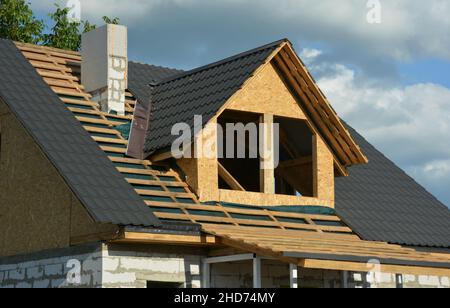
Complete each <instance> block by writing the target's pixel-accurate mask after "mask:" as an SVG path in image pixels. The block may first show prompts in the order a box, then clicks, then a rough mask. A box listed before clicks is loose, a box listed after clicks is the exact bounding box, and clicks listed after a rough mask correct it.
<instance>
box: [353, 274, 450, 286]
mask: <svg viewBox="0 0 450 308" xmlns="http://www.w3.org/2000/svg"><path fill="white" fill-rule="evenodd" d="M348 287H349V288H374V289H383V288H390V289H392V288H396V287H397V283H396V277H395V275H393V274H386V273H379V274H378V273H377V274H375V273H369V274H364V273H351V274H349V281H348ZM403 288H405V289H409V288H414V289H417V288H450V277H438V276H424V275H421V276H415V275H403Z"/></svg>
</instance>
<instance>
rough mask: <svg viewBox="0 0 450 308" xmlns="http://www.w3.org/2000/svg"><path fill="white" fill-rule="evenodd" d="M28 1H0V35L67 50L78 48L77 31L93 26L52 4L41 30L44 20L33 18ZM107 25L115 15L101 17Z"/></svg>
mask: <svg viewBox="0 0 450 308" xmlns="http://www.w3.org/2000/svg"><path fill="white" fill-rule="evenodd" d="M29 5H30V4H29V3H26V2H25V0H0V37H1V38H5V39H10V40H13V41H19V42H25V43H31V44H40V43H41V44H42V45H44V46H48V47H55V48H60V49H67V50H76V51H77V50H80V47H81V34H82V33H85V32H89V31H91V30H94V29H95V28H96V25H95V24H91V23H90V22H89V21H73V20H72V19H70V18H69V13H70V9H69V8H63V7H61V6H59V5H58V4H55V6H56V9H55V11H54V12H53V13H51V14H49V17H50V19H51V23H52V27H51V28H50V27H46V28H47V29H49V32H48V33H43V32H44V28H45V25H44V22H43V21H40V20H37V19H36V18H35V17H34V14H33V11H32V10H31V8H30V6H29ZM103 21H104V22H105V23H107V24H119V22H120V20H119V18H117V17H114V18H110V17H107V16H103Z"/></svg>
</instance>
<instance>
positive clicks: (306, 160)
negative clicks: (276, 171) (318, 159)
mask: <svg viewBox="0 0 450 308" xmlns="http://www.w3.org/2000/svg"><path fill="white" fill-rule="evenodd" d="M312 162H313V159H312V157H311V156H306V157H298V158H295V159H293V160H288V161H283V162H281V163H280V165H279V167H281V168H290V167H297V166H302V165H308V164H312Z"/></svg>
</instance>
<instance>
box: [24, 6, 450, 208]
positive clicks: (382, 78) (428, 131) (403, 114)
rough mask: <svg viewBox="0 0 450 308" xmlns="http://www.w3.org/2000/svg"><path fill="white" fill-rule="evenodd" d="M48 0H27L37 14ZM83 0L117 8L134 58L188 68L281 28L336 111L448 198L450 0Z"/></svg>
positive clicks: (92, 13)
mask: <svg viewBox="0 0 450 308" xmlns="http://www.w3.org/2000/svg"><path fill="white" fill-rule="evenodd" d="M53 2H54V1H53V0H49V1H47V0H31V4H32V7H33V9H35V11H36V13H37V15H38V16H39V17H40V18H43V19H44V18H46V15H47V14H48V13H49V12H50V11H51V10H52V9H53ZM58 2H60V3H62V4H65V3H66V2H67V1H58ZM379 2H380V4H381V23H379V24H370V23H368V22H367V18H366V16H367V13H368V11H369V9H368V8H367V1H366V0H340V1H335V0H277V1H275V0H264V1H262V0H221V1H210V0H128V1H119V0H97V1H92V0H90V1H89V0H81V2H80V3H81V12H82V18H83V19H89V20H90V21H92V22H96V23H98V24H100V23H101V20H100V18H101V16H103V15H108V16H111V17H114V16H118V17H120V18H121V21H122V24H125V25H127V26H128V27H129V51H130V57H131V58H132V59H133V60H137V61H141V62H147V63H152V64H157V65H164V66H170V67H176V68H182V69H189V68H193V67H196V66H199V65H202V64H207V63H209V62H212V61H215V60H219V59H221V58H224V57H227V56H230V55H233V54H235V53H238V52H241V51H244V50H248V49H252V48H254V47H257V46H259V45H263V44H266V43H269V42H271V41H275V40H278V39H280V38H284V37H287V38H289V39H290V40H291V41H292V43H293V44H294V47H295V49H296V50H297V52H298V53H300V54H301V56H302V58H303V59H304V61H305V62H306V63H307V64H308V66H309V67H310V69H311V71H312V73H313V75H314V76H315V77H316V79H317V80H318V82H319V84H320V86H321V87H322V89H323V90H324V92H325V93H326V95H327V96H328V98H329V100H330V101H331V103H332V105H333V106H334V107H335V109H336V110H337V112H338V113H339V114H340V116H341V117H343V118H344V119H345V120H346V121H348V122H349V123H350V124H351V125H352V126H354V127H355V128H356V129H357V130H358V131H360V132H361V133H362V134H363V135H364V136H365V137H366V138H367V139H368V140H369V141H370V142H372V143H373V144H374V145H376V146H377V147H378V148H379V149H380V150H382V151H383V152H384V153H385V154H386V156H388V157H389V158H391V159H392V160H394V161H395V162H396V163H397V164H398V165H400V166H401V167H402V168H403V169H404V170H405V171H406V172H407V173H408V174H410V175H411V176H413V177H414V178H415V179H416V180H417V181H418V182H419V183H421V184H422V185H424V186H425V187H426V188H427V189H428V190H429V191H430V192H432V193H433V194H435V195H436V196H437V197H438V198H439V199H440V200H441V201H443V202H444V203H445V204H447V205H450V189H448V188H449V187H450V142H449V141H450V35H449V33H450V18H448V16H450V1H447V0H430V1H418V0H379Z"/></svg>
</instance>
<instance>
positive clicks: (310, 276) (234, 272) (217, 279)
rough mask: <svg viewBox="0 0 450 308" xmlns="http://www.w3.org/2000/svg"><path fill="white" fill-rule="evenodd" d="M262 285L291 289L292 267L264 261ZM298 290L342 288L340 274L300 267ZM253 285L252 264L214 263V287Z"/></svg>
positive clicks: (212, 285) (246, 262)
mask: <svg viewBox="0 0 450 308" xmlns="http://www.w3.org/2000/svg"><path fill="white" fill-rule="evenodd" d="M261 275H262V276H261V282H262V287H263V288H289V287H290V281H289V265H288V264H285V263H282V262H278V261H273V260H262V263H261ZM298 283H299V288H340V287H341V275H340V272H338V271H323V270H309V269H302V268H299V271H298ZM252 285H253V268H252V261H244V262H233V263H222V264H213V265H212V266H211V287H213V288H251V287H252Z"/></svg>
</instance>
